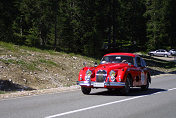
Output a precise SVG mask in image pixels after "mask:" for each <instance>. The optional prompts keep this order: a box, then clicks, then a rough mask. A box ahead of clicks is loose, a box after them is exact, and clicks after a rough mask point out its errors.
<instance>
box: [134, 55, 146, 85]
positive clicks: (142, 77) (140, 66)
mask: <svg viewBox="0 0 176 118" xmlns="http://www.w3.org/2000/svg"><path fill="white" fill-rule="evenodd" d="M136 63H137V70H138V77H139V81H138V85H139V86H141V85H145V84H146V68H145V66H146V64H145V61H144V60H143V59H142V58H141V57H136Z"/></svg>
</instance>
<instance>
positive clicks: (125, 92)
mask: <svg viewBox="0 0 176 118" xmlns="http://www.w3.org/2000/svg"><path fill="white" fill-rule="evenodd" d="M120 92H121V94H122V95H127V94H128V93H129V92H130V76H129V75H128V76H127V78H126V82H125V86H124V88H122V89H121V90H120Z"/></svg>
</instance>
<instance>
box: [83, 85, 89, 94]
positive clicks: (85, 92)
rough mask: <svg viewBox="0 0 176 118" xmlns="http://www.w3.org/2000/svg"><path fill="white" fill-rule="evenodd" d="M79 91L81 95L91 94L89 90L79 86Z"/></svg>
mask: <svg viewBox="0 0 176 118" xmlns="http://www.w3.org/2000/svg"><path fill="white" fill-rule="evenodd" d="M81 91H82V93H83V94H85V95H88V94H89V93H90V92H91V88H86V87H82V86H81Z"/></svg>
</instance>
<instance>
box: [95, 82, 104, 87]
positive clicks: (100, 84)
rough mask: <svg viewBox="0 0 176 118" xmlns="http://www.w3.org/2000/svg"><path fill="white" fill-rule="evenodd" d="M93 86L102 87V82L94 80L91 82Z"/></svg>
mask: <svg viewBox="0 0 176 118" xmlns="http://www.w3.org/2000/svg"><path fill="white" fill-rule="evenodd" d="M93 86H94V87H104V83H98V82H95V83H94V84H93Z"/></svg>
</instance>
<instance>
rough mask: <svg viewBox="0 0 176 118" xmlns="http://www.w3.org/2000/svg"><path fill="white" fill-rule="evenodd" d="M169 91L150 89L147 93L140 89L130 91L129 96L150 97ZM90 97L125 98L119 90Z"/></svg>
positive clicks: (98, 93)
mask: <svg viewBox="0 0 176 118" xmlns="http://www.w3.org/2000/svg"><path fill="white" fill-rule="evenodd" d="M162 91H167V90H165V89H160V88H150V89H148V90H147V91H141V89H140V88H132V89H130V93H129V94H128V95H127V96H142V95H150V94H154V93H157V92H162ZM90 95H101V96H123V95H122V94H121V93H120V91H119V90H113V91H107V90H106V91H102V92H97V93H90Z"/></svg>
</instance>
